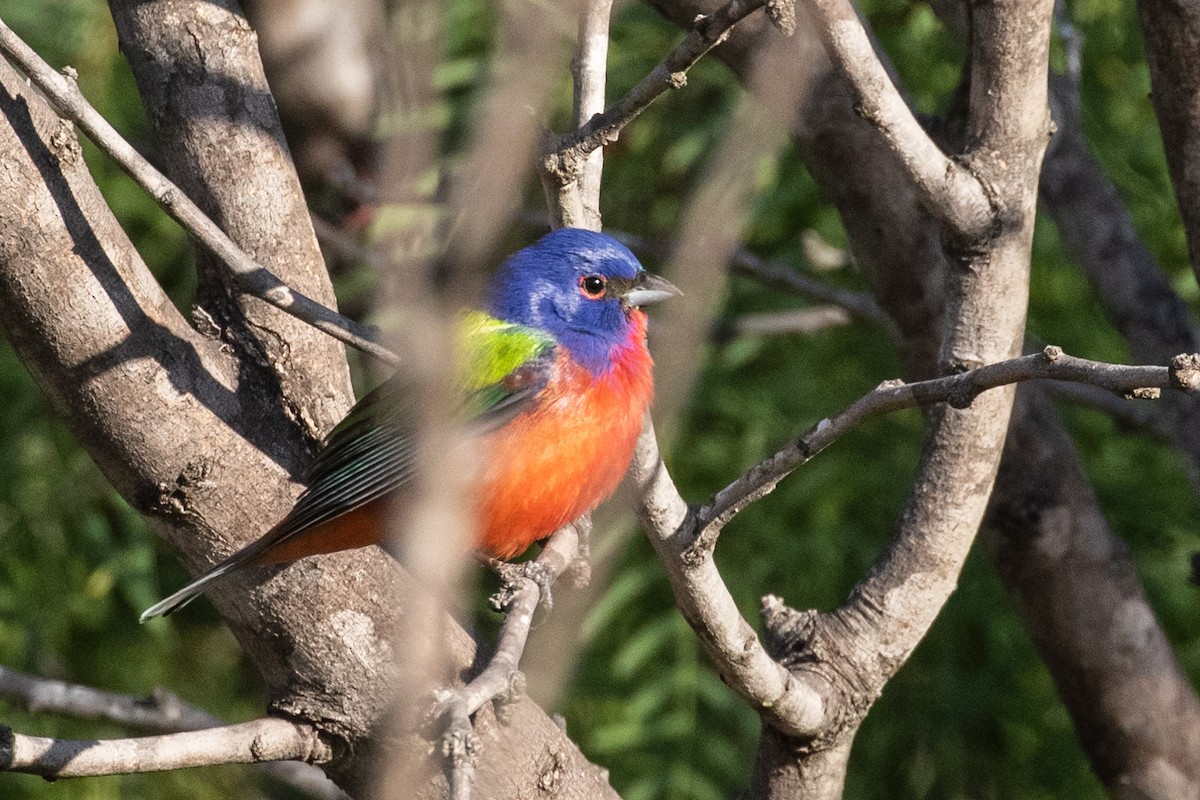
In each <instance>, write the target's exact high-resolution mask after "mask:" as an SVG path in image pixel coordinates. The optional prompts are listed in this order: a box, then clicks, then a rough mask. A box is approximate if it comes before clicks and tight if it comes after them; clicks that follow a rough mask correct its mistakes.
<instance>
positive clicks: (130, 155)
mask: <svg viewBox="0 0 1200 800" xmlns="http://www.w3.org/2000/svg"><path fill="white" fill-rule="evenodd" d="M0 52H2V53H3V54H4V55H6V56H8V57H9V58H11V59H12V60H13V62H14V63H15V64H17V66H18V67H20V69H21V70H22V71H23V72H24V73H25V75H26V76H28V77H29V79H30V80H32V81H33V82H34V83H35V84H36V85H37V87H38V88H39V89H40V90H41V91H42V92H43V93H44V94H45V95H46V97H47V98H48V99H49V100H50V101H51V103H53V104H54V106H55V108H57V109H58V111H59V112H60V113H61V114H63V115H64V116H65V117H67V118H68V119H70V120H71V121H72V122H74V123H75V124H77V125H78V126H79V127H80V128H81V129H82V130H83V131H84V132H85V133H86V134H87V135H88V137H89V138H91V140H92V141H93V142H95V143H96V145H97V146H98V147H99V148H100V149H101V150H103V151H104V152H105V153H107V154H108V155H109V156H111V157H112V158H113V160H114V161H116V162H117V163H118V164H119V165H120V166H121V168H122V169H124V170H125V171H126V172H127V173H128V174H129V176H130V177H131V178H133V179H134V181H136V182H137V184H138V185H139V186H141V187H142V188H143V189H145V190H146V191H147V192H149V193H150V195H151V196H153V197H154V199H155V200H156V201H157V202H158V204H159V205H160V206H162V208H163V210H164V211H166V212H167V214H168V215H170V216H171V218H172V219H174V220H175V221H176V222H178V223H179V224H180V225H181V226H183V228H184V229H185V230H187V231H188V232H189V233H191V234H192V235H193V236H195V237H196V238H197V239H199V240H200V241H201V242H203V243H204V245H205V246H206V247H208V248H209V249H210V250H211V251H212V252H213V253H214V254H215V255H216V256H217V257H218V258H220V259H221V260H222V261H224V262H225V264H226V265H227V266H228V267H229V269H230V270H232V271H233V273H234V275H235V276H237V279H238V282H239V284H240V285H241V286H242V287H243V288H244V289H245V290H246V291H247V292H249V293H250V294H253V295H254V296H255V297H258V298H260V299H262V300H264V301H266V302H267V303H270V304H271V305H273V306H275V307H276V308H278V309H280V310H281V311H284V312H286V313H288V314H291V315H292V316H294V317H296V318H297V319H300V320H302V321H304V322H306V323H308V324H309V325H312V326H313V327H314V328H317V329H318V330H320V331H323V332H324V333H327V334H329V335H330V336H332V337H334V338H335V339H338V340H339V341H342V342H344V343H346V344H348V345H351V346H352V347H356V348H358V349H359V350H362V351H363V352H366V353H369V354H371V355H373V356H375V357H376V358H378V359H380V360H382V361H384V362H387V363H389V364H393V365H395V364H397V363H399V360H398V358H397V357H396V355H395V354H394V353H392V352H390V351H389V350H388V349H387V348H385V347H383V346H382V345H381V344H379V343H378V341H377V338H376V336H375V333H374V332H373V331H372V330H371V329H369V328H367V327H366V326H364V325H362V324H361V323H358V322H355V321H354V320H352V319H348V318H346V317H343V316H341V315H340V314H338V313H337V312H336V311H332V310H330V309H328V308H326V307H325V306H323V305H321V304H320V303H318V302H317V301H315V300H313V299H312V298H310V297H308V296H307V295H304V294H302V293H300V292H298V291H296V290H294V289H292V288H291V287H289V286H287V285H286V284H285V283H283V282H282V281H281V280H279V278H277V277H276V276H275V275H273V274H272V273H271V272H270V271H269V270H267V269H266V268H265V267H263V266H261V265H260V264H258V263H257V262H256V261H255V260H254V259H252V258H251V257H250V256H249V255H247V254H246V253H245V251H243V250H242V249H241V248H240V247H238V246H237V245H236V244H235V243H234V242H233V240H232V239H230V238H229V237H228V236H226V235H225V233H224V232H223V231H222V230H221V229H220V228H219V227H218V226H217V224H216V223H214V222H213V221H212V220H211V219H209V218H208V216H206V215H205V214H204V212H202V211H201V210H200V208H199V207H198V206H197V205H196V204H195V203H193V202H192V201H191V200H190V199H189V198H188V197H187V196H186V195H184V193H183V192H182V191H180V189H179V188H178V187H177V186H175V185H174V184H173V183H171V182H170V181H169V180H168V179H167V178H166V176H165V175H163V174H162V173H161V172H159V171H158V170H157V169H156V168H155V167H154V166H153V165H152V164H150V162H149V161H147V160H146V159H145V158H143V157H142V156H141V155H140V154H139V153H138V152H137V151H136V150H135V149H134V148H133V146H132V145H130V144H129V143H128V142H127V141H125V140H124V139H123V138H122V137H121V135H120V134H119V133H118V132H117V131H116V129H114V128H113V127H112V126H111V125H109V124H108V121H107V120H105V119H104V117H102V116H101V115H100V113H99V112H97V111H96V110H95V109H94V108H93V107H92V106H91V104H90V103H88V102H87V99H86V98H85V97H84V96H83V94H82V93H81V92H80V91H79V86H78V84H76V82H75V78H74V76H75V73H74V70H72V69H70V68H68V69H67V70H64V73H63V74H59V73H57V72H55V71H54V69H53V68H52V67H51V66H50V65H49V64H47V63H46V62H45V61H43V60H42V59H41V58H40V57H39V56H38V55H37V53H35V52H34V51H33V49H32V48H30V47H29V46H28V45H27V44H25V43H24V42H23V41H21V39H20V37H18V36H17V35H16V34H15V33H13V31H12V29H10V28H9V27H8V26H7V25H5V24H4V22H3V21H0Z"/></svg>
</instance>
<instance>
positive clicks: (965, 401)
mask: <svg viewBox="0 0 1200 800" xmlns="http://www.w3.org/2000/svg"><path fill="white" fill-rule="evenodd" d="M978 394H979V392H978V390H977V389H976V388H975V387H974V386H972V385H971V383H970V382H969V381H966V380H962V381H958V382H957V383H956V384H955V385H954V387H953V388H952V389H951V390H950V394H949V395H948V396H947V397H946V404H947V405H949V406H950V407H951V408H957V409H959V410H961V409H964V408H970V407H971V403H973V402H975V397H976V395H978Z"/></svg>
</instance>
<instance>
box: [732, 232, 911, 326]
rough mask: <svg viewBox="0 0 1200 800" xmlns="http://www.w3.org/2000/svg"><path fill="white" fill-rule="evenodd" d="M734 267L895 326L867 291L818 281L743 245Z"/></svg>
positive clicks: (771, 283)
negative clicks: (760, 255) (858, 290)
mask: <svg viewBox="0 0 1200 800" xmlns="http://www.w3.org/2000/svg"><path fill="white" fill-rule="evenodd" d="M733 268H734V271H736V272H737V273H738V274H739V275H745V276H746V277H749V278H754V279H755V280H757V281H759V282H760V283H765V284H766V285H768V286H771V287H773V288H775V289H781V290H783V291H785V292H788V293H789V294H794V295H798V296H800V297H803V298H804V299H806V300H815V301H817V302H820V303H832V304H833V305H836V306H840V307H841V308H844V309H845V310H846V311H847V312H848V313H849V314H851V315H853V316H855V317H857V318H859V319H862V320H866V321H868V322H874V323H875V324H877V325H883V326H885V327H887V328H889V329H891V328H892V322H891V320H890V319H888V316H887V314H884V313H883V310H882V309H881V308H880V307H879V304H878V303H876V302H875V299H874V298H873V297H871V296H870V295H869V294H866V293H865V292H855V291H852V290H850V289H843V288H841V287H840V286H834V285H832V284H830V283H827V282H825V281H820V280H817V279H815V278H812V277H809V276H808V275H805V274H803V273H801V272H797V271H796V270H794V269H790V268H788V267H785V266H783V265H782V264H776V263H774V262H770V261H766V260H764V259H761V258H759V257H758V256H756V255H754V254H753V253H751V252H750V251H749V250H746V249H744V248H742V249H739V250H738V251H737V252H736V253H735V254H734V256H733Z"/></svg>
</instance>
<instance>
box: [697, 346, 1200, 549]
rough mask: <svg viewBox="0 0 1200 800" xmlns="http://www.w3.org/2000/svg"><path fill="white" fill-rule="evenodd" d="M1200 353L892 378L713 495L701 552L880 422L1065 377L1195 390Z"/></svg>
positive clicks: (1117, 389) (1021, 361) (1010, 364)
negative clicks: (830, 451) (852, 435)
mask: <svg viewBox="0 0 1200 800" xmlns="http://www.w3.org/2000/svg"><path fill="white" fill-rule="evenodd" d="M1197 358H1200V357H1197V356H1180V357H1177V358H1176V359H1175V360H1174V361H1173V362H1172V364H1171V366H1169V367H1159V366H1124V365H1120V364H1106V363H1103V362H1099V361H1091V360H1088V359H1084V358H1076V357H1075V356H1070V355H1067V354H1065V353H1063V352H1062V350H1061V349H1060V348H1058V347H1054V346H1050V347H1047V348H1046V349H1045V350H1043V351H1042V352H1041V353H1035V354H1032V355H1027V356H1021V357H1020V358H1014V359H1010V360H1008V361H1001V362H998V363H996V364H989V365H987V366H984V367H979V368H977V369H973V370H968V371H966V372H960V373H958V374H955V375H949V376H947V377H944V378H934V379H931V380H926V381H919V382H917V383H904V382H903V381H887V382H885V383H883V384H881V385H880V386H879V388H877V389H875V390H874V391H872V392H869V393H868V394H866V395H864V396H863V397H861V398H859V399H858V400H856V401H855V402H854V403H852V404H851V405H850V406H849V407H848V408H846V409H845V410H844V411H842V412H840V413H838V414H835V415H834V416H832V417H827V418H825V419H823V420H821V421H820V422H818V423H817V424H816V425H814V426H813V427H812V428H810V429H809V430H808V431H807V432H805V433H804V434H803V435H802V436H800V437H799V438H797V439H795V440H794V441H792V442H789V443H788V444H787V446H786V447H784V448H783V449H782V450H780V451H779V452H777V453H776V454H775V455H773V456H771V457H770V458H768V459H766V460H765V461H762V462H760V463H759V464H757V465H755V466H754V467H751V468H750V469H749V470H747V471H746V473H745V474H743V475H742V476H741V477H740V478H738V479H737V480H736V481H734V482H733V483H731V484H729V485H728V486H726V487H725V488H724V489H722V490H721V491H719V492H717V493H716V494H715V495H713V497H712V499H711V500H710V501H709V502H708V503H707V504H705V505H704V506H703V507H702V508H700V510H699V511H697V512H696V517H697V520H698V527H697V533H696V540H695V544H694V547H695V548H696V549H698V550H710V549H712V547H713V546H715V544H716V539H717V536H718V535H719V533H720V530H721V528H723V527H724V526H725V525H726V524H727V523H728V522H729V520H731V519H732V518H733V517H734V516H735V515H736V514H738V513H739V512H740V511H741V510H742V509H744V508H746V506H748V505H749V504H750V503H753V502H754V501H755V500H758V499H759V498H761V497H764V496H766V495H767V494H770V492H771V491H772V490H773V489H774V488H775V486H776V485H777V484H778V483H779V481H780V480H782V479H783V478H784V477H786V476H787V475H788V474H789V473H791V472H792V471H793V470H795V469H796V468H797V467H799V466H801V465H803V464H805V463H807V462H808V461H810V460H812V458H813V457H814V456H816V455H817V453H819V452H821V451H822V450H824V449H825V448H826V447H828V446H829V445H831V444H833V443H834V442H835V441H837V440H838V439H840V438H841V437H842V435H843V434H845V433H846V432H847V431H849V430H850V429H851V428H854V427H856V426H858V425H860V424H862V423H863V422H865V421H866V420H868V419H871V418H872V417H876V416H879V415H881V414H887V413H891V412H893V411H899V410H901V409H904V408H914V407H916V406H922V405H931V404H933V403H948V404H949V405H950V406H951V407H952V408H959V409H962V408H969V407H970V406H971V403H972V402H973V401H974V400H975V398H976V397H978V396H979V395H980V394H982V393H983V392H986V391H988V390H989V389H995V388H998V387H1000V386H1007V385H1010V384H1013V383H1020V382H1024V381H1031V380H1046V379H1049V380H1058V381H1069V382H1074V383H1084V384H1090V385H1092V386H1098V387H1100V388H1102V389H1106V390H1108V391H1110V392H1113V393H1115V394H1118V395H1122V396H1126V397H1132V398H1140V399H1157V398H1158V397H1159V394H1160V391H1161V390H1162V389H1168V388H1170V389H1177V390H1180V391H1186V392H1195V386H1196V383H1195V382H1196V379H1197V371H1196V361H1195V360H1196V359H1197Z"/></svg>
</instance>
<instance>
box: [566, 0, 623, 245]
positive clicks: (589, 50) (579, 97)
mask: <svg viewBox="0 0 1200 800" xmlns="http://www.w3.org/2000/svg"><path fill="white" fill-rule="evenodd" d="M612 5H613V4H612V0H588V2H587V3H586V5H585V8H584V10H583V15H582V16H580V18H579V41H578V43H577V45H576V51H575V52H576V56H575V61H574V63H572V65H571V70H572V72H573V73H574V76H575V101H574V106H573V109H572V111H573V113H572V119H573V121H574V124H575V127H576V128H577V129H578V128H582V127H583V126H584V125H586V124H587V123H588V120H590V119H591V118H592V117H594V116H595V115H596V114H600V113H602V112H603V111H604V100H605V96H604V88H605V83H606V82H607V76H608V28H609V21H610V18H611V17H612ZM603 174H604V148H602V147H598V148H596V149H595V150H593V151H592V152H591V153H589V154H588V156H587V158H586V159H585V160H584V163H583V167H582V168H581V169H580V172H579V179H578V181H576V185H577V186H578V187H579V190H578V191H579V202H580V211H581V216H580V217H579V225H578V227H581V228H587V229H588V230H594V231H598V230H600V178H601V176H602V175H603ZM563 224H564V225H569V224H571V223H570V222H569V221H568V220H567V219H565V218H564V219H563Z"/></svg>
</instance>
